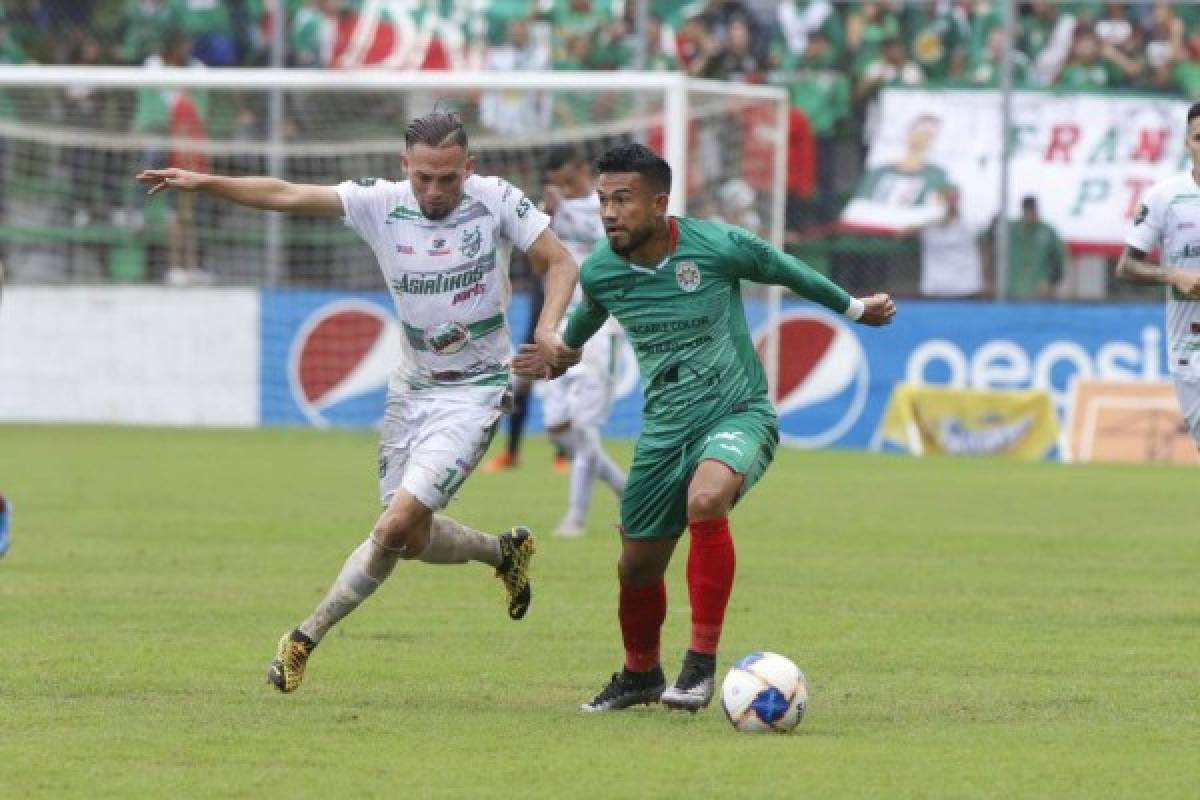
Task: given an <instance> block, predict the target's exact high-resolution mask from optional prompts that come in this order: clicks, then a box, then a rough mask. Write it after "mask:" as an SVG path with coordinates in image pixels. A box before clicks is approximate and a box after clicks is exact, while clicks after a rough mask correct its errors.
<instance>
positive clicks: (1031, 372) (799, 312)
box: [261, 291, 1167, 447]
mask: <svg viewBox="0 0 1200 800" xmlns="http://www.w3.org/2000/svg"><path fill="white" fill-rule="evenodd" d="M529 310H530V309H529V303H528V300H527V298H525V297H516V298H514V300H513V305H512V309H511V312H510V314H509V319H510V323H511V326H512V330H513V331H514V333H515V334H516V335H517V336H520V335H521V334H523V333H524V331H525V330H526V328H527V326H528V321H529ZM746 314H747V319H748V321H749V323H750V328H751V330H753V331H755V335H756V338H757V339H758V340H759V341H760V342H761V341H762V340H763V338H764V337H765V336H766V334H767V330H766V309H765V307H764V306H763V305H762V304H761V303H748V304H747V307H746ZM261 325H262V367H261V369H262V392H261V400H262V403H261V414H262V422H263V423H264V424H269V425H278V424H284V425H289V424H290V425H295V424H312V425H318V426H355V427H366V426H373V425H376V424H377V423H378V422H379V420H380V418H381V417H382V413H383V398H384V393H385V390H386V381H387V376H388V374H389V373H390V371H391V370H392V369H393V368H394V367H395V364H396V361H397V359H398V358H399V357H400V353H401V342H400V332H399V329H398V327H397V323H396V321H395V318H394V316H393V313H392V310H391V300H390V298H389V296H388V295H387V294H386V293H384V292H369V293H358V294H347V293H342V292H318V291H264V292H263V295H262V316H261ZM779 343H780V346H779V348H778V350H779V365H778V376H779V380H778V382H777V386H776V397H775V398H774V399H775V402H776V407H777V408H778V409H779V414H780V430H781V433H782V435H783V438H784V440H785V441H786V442H788V443H790V444H793V445H796V446H802V447H825V446H836V447H866V446H867V445H868V443H869V442H870V441H871V438H872V435H873V434H874V433H875V429H876V427H877V426H878V424H879V420H880V418H881V417H882V415H883V411H884V408H885V406H886V404H887V401H888V398H889V396H890V395H891V391H892V387H893V386H895V385H896V384H897V383H899V382H901V381H909V382H924V383H931V384H939V385H951V386H958V387H964V388H967V387H970V388H996V389H1009V388H1028V387H1037V388H1046V389H1048V390H1049V391H1050V392H1051V395H1052V397H1053V398H1054V399H1055V401H1056V403H1058V404H1059V406H1060V408H1061V407H1063V405H1064V404H1065V402H1066V393H1067V390H1068V388H1069V385H1070V382H1071V380H1072V379H1073V378H1074V377H1076V376H1081V377H1094V378H1101V379H1110V380H1149V381H1158V380H1163V379H1165V378H1166V374H1167V367H1166V354H1165V348H1164V345H1163V311H1162V307H1161V306H1158V305H1148V304H1140V305H1103V306H1102V305H1094V306H1093V305H1086V306H1085V305H1067V304H1050V303H1046V304H1007V305H993V304H981V303H943V302H932V301H919V300H911V301H902V302H901V303H900V312H899V314H898V316H897V318H896V322H895V324H893V325H891V326H889V327H887V328H882V329H871V328H865V327H863V326H860V325H854V324H852V323H850V322H848V321H847V320H845V319H843V318H841V317H839V316H837V315H835V314H830V313H828V312H826V311H824V310H822V309H819V308H816V307H814V306H812V305H811V304H807V303H800V302H790V303H788V304H786V306H785V310H784V314H783V315H782V317H781V319H780V323H779ZM540 420H541V415H540V404H539V403H538V400H537V393H536V392H535V396H534V406H533V409H532V412H531V415H530V423H531V425H530V429H531V430H535V431H536V430H540V428H541V424H540ZM640 428H641V393H640V388H639V382H638V380H637V371H636V364H635V363H634V361H633V356H632V352H631V351H630V350H628V347H627V346H626V350H625V351H624V353H623V356H622V358H621V365H620V368H619V372H618V380H617V387H616V399H615V401H614V404H613V413H612V417H611V419H610V421H609V423H608V425H607V426H606V428H605V433H606V434H607V435H610V436H633V435H636V434H637V432H638V431H639V430H640Z"/></svg>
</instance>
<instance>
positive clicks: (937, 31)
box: [906, 0, 971, 81]
mask: <svg viewBox="0 0 1200 800" xmlns="http://www.w3.org/2000/svg"><path fill="white" fill-rule="evenodd" d="M906 17H907V19H906V28H907V30H908V40H909V42H910V43H911V47H912V57H913V60H914V61H916V62H917V65H918V66H919V67H920V68H921V71H922V72H924V73H925V77H926V78H928V79H929V80H931V81H941V80H947V79H950V78H957V77H959V76H960V75H962V73H963V71H964V70H965V69H966V64H967V44H968V40H969V39H970V33H971V25H970V22H968V20H967V16H966V13H965V12H964V11H963V10H962V8H961V7H960V6H958V5H957V4H955V3H950V2H947V0H925V3H924V5H913V6H910V7H909V8H908V11H907V15H906Z"/></svg>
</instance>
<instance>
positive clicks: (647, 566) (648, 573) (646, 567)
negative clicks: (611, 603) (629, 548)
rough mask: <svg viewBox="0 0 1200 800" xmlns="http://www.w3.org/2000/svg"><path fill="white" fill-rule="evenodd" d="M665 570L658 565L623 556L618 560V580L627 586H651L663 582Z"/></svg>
mask: <svg viewBox="0 0 1200 800" xmlns="http://www.w3.org/2000/svg"><path fill="white" fill-rule="evenodd" d="M664 572H665V570H664V569H663V568H662V567H661V566H659V565H658V564H657V563H652V562H649V561H644V560H641V559H636V558H632V557H630V556H628V555H625V554H622V556H621V558H620V559H618V560H617V578H618V579H619V580H620V581H621V583H623V584H625V585H626V586H649V585H651V584H654V583H658V582H659V581H660V580H662V577H663V573H664Z"/></svg>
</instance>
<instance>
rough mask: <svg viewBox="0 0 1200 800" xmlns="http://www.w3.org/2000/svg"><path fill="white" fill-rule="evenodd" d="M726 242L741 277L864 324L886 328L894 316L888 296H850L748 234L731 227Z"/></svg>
mask: <svg viewBox="0 0 1200 800" xmlns="http://www.w3.org/2000/svg"><path fill="white" fill-rule="evenodd" d="M729 242H730V244H731V245H732V247H733V248H734V253H733V255H734V262H735V263H738V264H740V265H741V266H742V269H741V272H740V274H739V276H740V277H742V278H746V279H748V280H752V281H756V282H758V283H772V284H775V285H778V286H786V287H787V288H789V289H791V290H792V291H793V292H795V293H796V294H798V295H800V296H801V297H804V298H806V299H808V300H812V301H813V302H815V303H820V304H821V305H823V306H825V307H826V308H828V309H829V310H830V311H834V312H837V313H838V314H844V315H846V316H847V317H849V318H850V319H853V320H855V321H857V322H861V323H862V324H864V325H871V326H873V327H878V326H880V325H887V324H888V323H890V322H891V321H892V318H893V317H895V316H896V303H895V302H894V301H893V300H892V298H891V297H889V296H888V295H886V294H874V295H871V296H870V297H863V298H854V297H851V296H850V294H849V293H848V292H847V291H846V290H845V289H843V288H842V287H841V286H838V285H837V284H836V283H834V282H833V281H831V280H829V278H826V277H825V276H824V275H822V274H821V273H819V272H817V271H816V270H815V269H813V268H812V267H810V266H809V265H808V264H805V263H804V262H803V261H801V260H800V259H798V258H793V257H792V256H789V255H787V254H786V253H784V252H783V251H782V250H780V249H779V248H777V247H772V246H771V245H769V244H767V243H766V242H764V241H763V240H762V239H760V238H759V237H757V236H755V235H754V234H752V233H750V232H749V231H745V230H742V229H741V228H730V230H729Z"/></svg>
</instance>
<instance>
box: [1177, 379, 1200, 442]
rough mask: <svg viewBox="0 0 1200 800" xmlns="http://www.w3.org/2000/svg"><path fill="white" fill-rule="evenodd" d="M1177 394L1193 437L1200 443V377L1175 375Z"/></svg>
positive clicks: (1180, 408) (1180, 407)
mask: <svg viewBox="0 0 1200 800" xmlns="http://www.w3.org/2000/svg"><path fill="white" fill-rule="evenodd" d="M1174 378H1175V396H1176V397H1178V398H1179V410H1180V411H1181V412H1183V418H1184V420H1185V421H1186V422H1187V426H1188V430H1189V431H1191V432H1192V439H1194V440H1195V441H1196V443H1197V445H1200V377H1195V378H1193V377H1191V376H1188V377H1184V376H1182V375H1175V376H1174Z"/></svg>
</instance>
